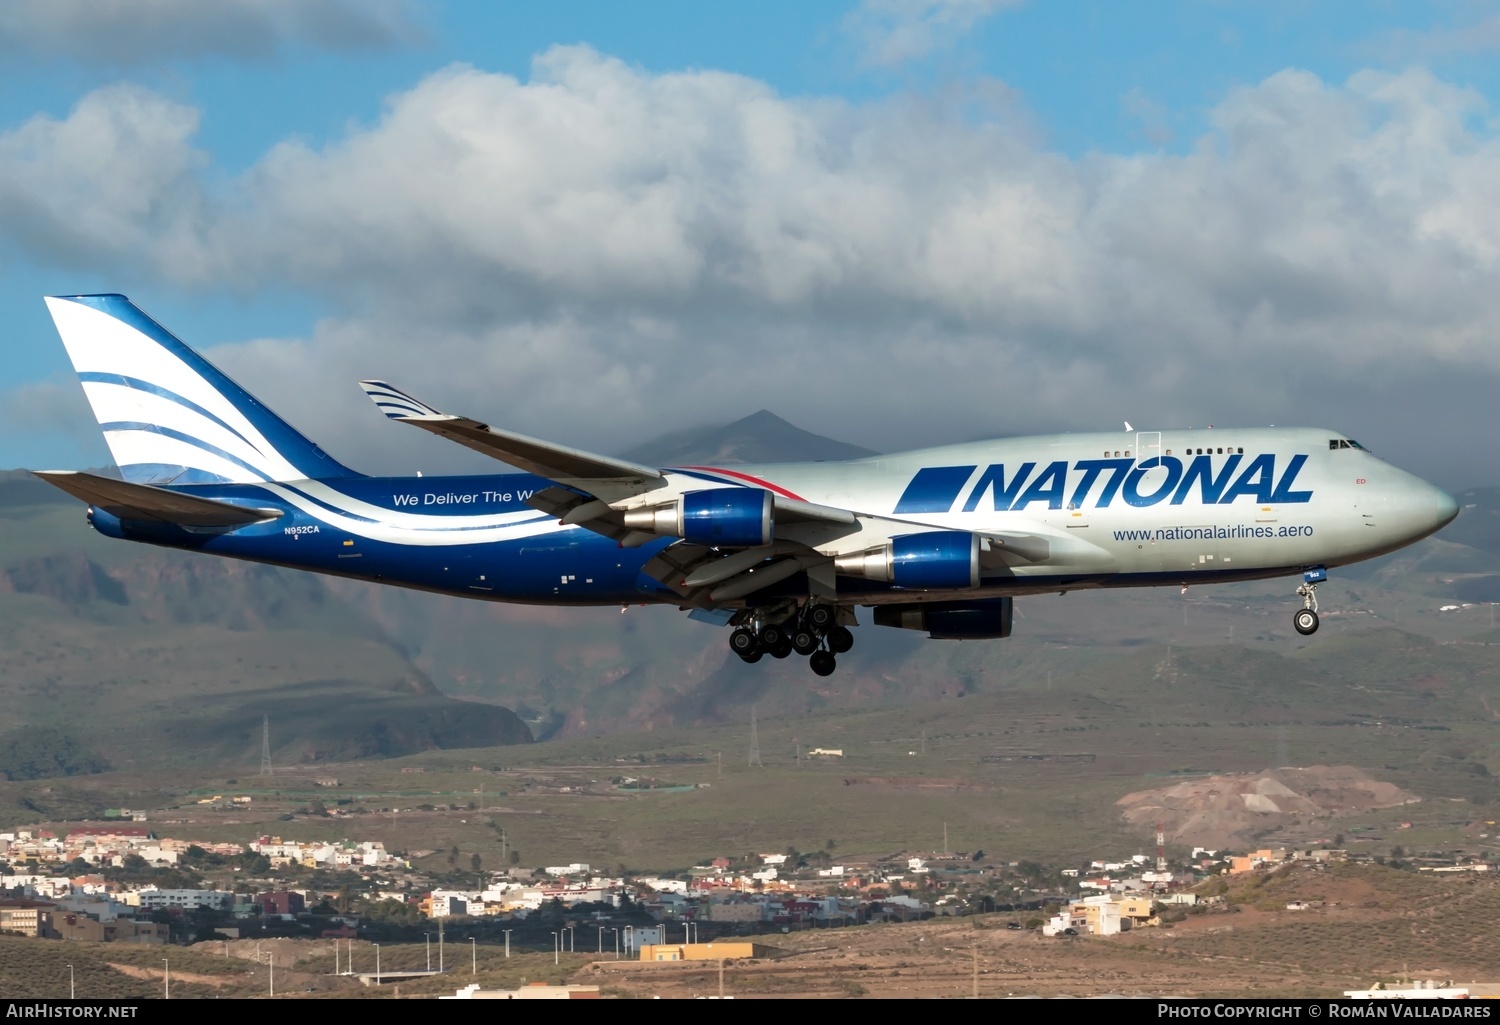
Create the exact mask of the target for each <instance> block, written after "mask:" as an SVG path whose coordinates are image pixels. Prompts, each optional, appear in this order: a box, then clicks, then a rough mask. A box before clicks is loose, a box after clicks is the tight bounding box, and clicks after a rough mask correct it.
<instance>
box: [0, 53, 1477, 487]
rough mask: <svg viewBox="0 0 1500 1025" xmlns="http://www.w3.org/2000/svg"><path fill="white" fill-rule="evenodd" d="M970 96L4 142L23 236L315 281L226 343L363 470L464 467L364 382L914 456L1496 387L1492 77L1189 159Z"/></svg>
mask: <svg viewBox="0 0 1500 1025" xmlns="http://www.w3.org/2000/svg"><path fill="white" fill-rule="evenodd" d="M969 99H970V98H969V97H961V98H959V99H957V100H954V101H952V102H947V101H940V100H928V101H917V100H910V99H907V100H897V101H891V102H885V103H878V104H872V105H866V106H858V105H850V104H847V103H843V102H838V101H822V100H791V99H786V98H783V97H780V96H777V95H776V94H775V93H774V92H773V91H771V90H770V89H768V88H767V87H766V86H765V85H764V84H762V83H760V82H756V81H753V80H750V79H746V78H742V77H737V76H733V75H727V74H722V73H716V72H685V73H679V74H663V75H652V74H647V73H645V72H642V71H639V70H636V69H632V68H630V67H627V66H626V65H624V64H622V63H620V62H618V61H614V60H611V59H608V58H606V57H603V56H600V55H599V54H597V53H594V52H593V51H590V50H588V49H584V48H563V49H556V50H553V51H551V52H549V53H548V54H546V55H545V56H544V57H542V58H540V59H539V60H538V62H537V66H536V69H535V72H534V75H533V77H532V79H531V80H530V81H529V82H524V83H523V82H520V81H517V80H515V79H513V78H510V77H507V76H504V75H498V74H489V73H484V72H480V71H476V70H473V69H469V68H462V67H457V68H450V69H447V70H445V71H443V72H440V73H438V74H435V75H433V76H431V77H429V78H428V79H426V80H424V81H422V82H421V83H419V84H418V85H416V86H415V87H414V88H412V89H411V90H409V91H407V92H405V93H403V94H400V95H397V96H395V97H393V98H392V99H391V101H390V104H389V107H388V109H387V111H386V113H385V115H384V116H383V117H382V118H381V120H380V121H379V122H378V123H376V124H374V125H372V126H368V127H365V128H358V129H353V130H351V132H350V134H349V135H348V136H347V137H346V138H344V139H343V140H341V141H340V142H338V143H336V144H332V145H329V146H326V147H324V148H322V149H316V150H315V149H311V148H308V147H307V146H305V145H302V144H300V143H291V142H289V143H286V144H283V145H281V146H279V147H277V148H276V149H274V150H273V151H272V152H270V153H268V154H267V155H266V156H265V158H264V159H263V160H262V161H261V162H260V163H259V164H258V165H257V166H256V167H255V168H253V169H252V170H251V171H250V172H248V173H247V174H246V175H245V176H243V177H242V178H240V179H238V180H235V181H233V182H229V183H227V184H223V185H216V186H215V188H213V189H210V188H208V187H207V186H206V185H204V184H203V182H204V181H205V180H206V175H207V172H206V171H205V170H204V168H203V167H202V158H201V156H199V155H198V154H197V153H196V152H195V151H194V150H193V149H192V147H191V131H192V126H193V120H192V116H191V115H192V112H191V111H189V110H187V109H186V108H181V107H179V106H176V105H173V104H170V103H168V102H167V101H165V100H161V99H160V98H159V97H153V96H152V95H151V94H149V93H142V92H139V91H131V90H124V91H121V90H107V91H103V92H101V93H97V94H94V95H93V96H91V97H90V98H89V99H88V100H86V101H85V103H84V104H82V105H81V106H80V107H79V109H78V110H77V111H75V112H74V114H73V115H71V116H70V117H69V118H68V119H66V120H65V121H61V122H49V121H36V122H32V123H31V124H28V125H26V126H23V127H22V128H20V129H17V130H16V131H13V132H11V133H10V134H8V135H5V136H0V182H4V183H7V184H6V185H4V186H0V197H6V198H5V199H4V200H3V201H0V231H3V232H5V233H6V234H7V235H8V236H10V238H11V240H12V244H15V245H19V246H22V247H25V248H26V249H27V250H28V251H31V252H34V253H39V254H41V255H50V256H55V257H57V258H59V259H63V258H65V259H68V260H72V261H80V260H84V259H88V258H89V255H88V254H89V253H90V252H92V253H93V254H94V256H93V257H92V259H93V260H94V261H95V264H96V265H99V264H103V263H105V262H107V261H108V262H113V263H114V264H115V265H118V266H122V267H123V266H126V265H127V264H129V263H130V261H132V260H135V261H141V260H145V261H147V263H148V265H149V266H151V267H154V268H155V273H156V274H158V275H159V276H160V277H161V278H163V279H165V280H166V281H169V282H171V283H172V284H174V285H183V284H187V285H193V284H202V283H206V282H211V283H214V284H218V285H223V286H227V287H229V288H233V289H235V290H241V291H253V290H255V289H258V288H266V289H276V290H282V289H287V288H293V289H299V290H304V291H307V292H311V293H313V294H315V295H317V296H320V297H321V298H322V299H323V300H324V301H325V302H326V303H327V304H328V307H329V308H330V309H331V310H333V311H335V312H334V313H333V314H332V315H330V316H329V317H327V318H326V319H325V320H323V321H322V322H320V323H319V324H318V325H316V327H315V328H312V327H311V326H310V330H309V333H308V335H307V337H306V338H304V339H291V340H282V341H278V342H275V343H269V342H260V343H256V344H255V345H253V346H251V345H244V346H229V347H224V348H222V349H220V350H216V352H215V355H214V358H215V359H216V360H219V361H221V362H222V363H223V364H224V365H225V366H226V369H229V370H231V372H233V373H236V374H237V375H239V376H241V377H242V378H243V379H244V380H245V383H246V384H247V385H250V386H251V387H252V388H253V389H254V390H257V391H260V392H263V393H264V394H265V396H266V398H267V399H268V400H269V401H270V402H271V403H272V405H274V406H276V407H277V408H278V409H279V410H280V411H281V412H283V413H284V414H286V415H288V416H289V418H291V419H292V420H293V421H294V422H297V423H299V424H301V425H304V426H306V427H308V428H309V429H310V430H311V431H312V432H313V433H315V434H317V435H318V436H319V437H320V439H326V441H327V445H328V447H329V448H330V450H331V451H334V452H335V453H337V454H339V455H340V456H342V457H346V458H348V459H350V460H351V461H352V462H355V463H356V464H357V465H361V466H368V467H370V468H377V467H379V466H382V465H392V464H391V462H390V461H391V460H395V461H396V462H397V463H399V466H398V468H400V469H407V468H411V467H413V465H414V464H415V465H417V466H422V467H423V468H425V469H429V470H435V469H437V468H439V467H440V466H441V465H443V461H444V460H445V459H446V458H447V456H446V455H438V453H439V452H443V451H445V450H444V449H443V447H442V446H441V445H440V444H439V443H438V442H435V441H432V440H431V439H428V438H425V437H407V436H409V435H418V433H419V432H414V431H406V432H403V431H401V430H400V429H399V428H398V427H396V426H394V425H385V424H380V425H379V428H378V429H377V428H376V424H377V421H376V420H375V419H374V418H375V416H376V414H375V412H374V410H373V409H372V408H366V404H365V400H364V399H363V398H362V396H360V395H359V394H358V392H357V391H356V390H355V389H354V388H353V386H352V383H346V382H352V381H353V380H354V379H355V378H356V377H364V376H380V377H384V378H387V379H390V380H393V381H395V382H397V383H399V384H402V385H404V386H406V387H408V388H410V389H411V390H412V391H414V392H415V393H416V394H417V395H419V396H420V397H422V398H423V399H425V400H426V401H428V402H431V403H433V404H434V405H437V406H438V407H440V408H443V407H447V408H451V409H452V410H453V411H455V412H462V413H467V414H469V415H472V416H477V417H480V418H486V419H490V420H492V421H493V422H495V423H497V424H502V425H506V426H510V427H513V428H516V429H520V430H524V431H527V432H529V433H534V434H540V435H545V436H550V437H556V438H558V440H562V441H568V442H572V443H575V444H580V445H584V446H587V447H591V448H596V449H623V448H625V447H628V445H629V444H631V443H633V442H634V441H636V440H639V439H640V438H642V437H643V436H646V435H650V434H653V433H657V432H659V431H663V430H667V429H672V428H677V427H681V426H689V425H694V424H702V423H712V422H723V421H725V420H727V419H730V418H732V417H734V416H739V415H743V414H745V413H748V412H751V411H753V410H755V409H757V408H761V407H770V408H772V409H774V410H776V411H778V412H780V413H781V414H782V415H785V416H787V417H789V418H790V419H793V420H794V421H796V422H798V423H800V424H803V425H804V426H807V427H809V428H811V429H814V430H819V431H821V432H823V433H828V434H833V435H836V436H840V437H844V438H848V439H850V440H854V441H860V442H862V443H865V444H868V445H870V446H872V447H886V448H894V447H909V446H911V445H914V444H920V443H927V442H935V441H942V440H952V439H955V438H959V437H968V436H977V435H984V434H990V433H1000V432H1006V433H1011V432H1029V431H1037V430H1042V429H1097V428H1102V429H1113V428H1115V427H1117V426H1118V422H1119V421H1120V420H1121V419H1130V420H1132V421H1133V422H1137V423H1139V422H1141V421H1148V422H1153V423H1156V424H1159V425H1167V426H1171V425H1174V424H1192V423H1197V424H1203V423H1219V424H1221V425H1222V424H1225V423H1229V422H1236V421H1237V422H1240V423H1266V422H1273V423H1287V422H1303V423H1306V422H1309V421H1312V422H1325V423H1327V424H1328V425H1329V426H1337V427H1340V428H1342V429H1345V430H1350V431H1352V432H1355V433H1356V436H1360V435H1363V437H1362V440H1365V441H1367V442H1370V441H1372V440H1373V441H1374V442H1375V443H1376V444H1380V443H1381V438H1380V432H1381V431H1383V430H1388V431H1390V432H1391V434H1392V436H1393V437H1395V438H1396V439H1397V441H1398V442H1399V441H1402V440H1405V439H1409V438H1410V436H1411V431H1412V429H1413V426H1414V425H1415V426H1420V424H1421V422H1422V420H1423V418H1424V417H1425V418H1435V417H1447V416H1450V415H1452V414H1453V411H1454V403H1455V401H1456V396H1458V397H1465V396H1470V395H1482V394H1483V393H1484V390H1485V387H1490V388H1492V387H1493V386H1494V384H1496V383H1497V382H1500V346H1497V345H1496V344H1495V341H1494V340H1495V338H1496V337H1497V336H1500V249H1497V243H1496V239H1500V144H1497V143H1496V141H1495V140H1494V139H1493V138H1492V137H1490V136H1488V135H1484V134H1479V133H1478V132H1477V131H1476V130H1475V129H1474V128H1473V127H1472V124H1473V122H1474V121H1475V118H1473V116H1472V115H1473V114H1474V113H1475V111H1476V109H1478V105H1479V103H1480V101H1479V99H1478V98H1477V97H1476V96H1475V95H1474V94H1472V93H1470V92H1467V91H1465V90H1462V89H1458V88H1455V87H1452V86H1450V85H1447V84H1445V83H1443V82H1441V81H1439V80H1437V79H1435V78H1434V77H1433V76H1431V75H1430V74H1427V73H1425V72H1421V71H1413V72H1408V73H1404V74H1399V75H1390V74H1374V73H1363V74H1360V75H1356V76H1355V77H1354V78H1352V79H1351V80H1349V81H1348V82H1347V83H1345V84H1343V85H1332V84H1329V83H1325V82H1322V81H1320V80H1319V79H1317V78H1316V77H1314V76H1312V75H1309V74H1306V73H1301V72H1294V71H1288V72H1283V73H1281V74H1278V75H1275V76H1272V77H1271V78H1269V79H1267V80H1266V81H1264V82H1262V83H1260V84H1258V85H1256V86H1253V87H1247V88H1243V89H1239V90H1237V91H1235V92H1234V93H1233V94H1231V95H1230V96H1228V97H1226V98H1225V99H1224V100H1223V102H1222V103H1221V104H1220V105H1219V107H1218V108H1217V110H1216V111H1215V113H1214V115H1213V121H1212V128H1211V130H1210V132H1209V133H1208V134H1207V135H1205V136H1204V137H1203V138H1202V139H1200V140H1198V141H1197V144H1196V145H1195V146H1194V147H1193V148H1192V149H1191V150H1190V151H1189V152H1187V153H1186V154H1181V155H1177V154H1167V153H1151V154H1144V155H1123V156H1115V155H1104V154H1096V155H1092V156H1089V157H1086V158H1082V159H1078V160H1071V159H1068V158H1065V157H1063V156H1060V155H1057V154H1053V153H1048V152H1046V151H1044V150H1042V149H1040V148H1039V147H1038V146H1037V145H1036V144H1035V143H1034V142H1033V141H1032V140H1031V139H1030V137H1029V136H1028V135H1027V134H1026V133H1025V132H1024V131H1022V130H1020V129H1019V128H1017V127H1016V126H1015V125H1013V124H1012V123H1011V122H1010V121H1008V120H1007V118H1006V115H1005V112H1004V110H1003V108H1002V109H999V110H997V111H996V112H995V115H994V116H993V117H990V118H976V117H975V116H974V108H973V106H972V104H970V103H969V102H968V100H969ZM91 126H92V127H91ZM70 147H71V148H70ZM116 167H119V168H124V169H126V171H127V172H128V173H127V174H126V175H125V176H124V177H121V176H119V175H118V174H117V172H116V170H115V168H116ZM48 179H55V180H56V181H57V182H59V183H60V184H61V186H62V190H63V193H65V194H66V195H67V196H68V197H70V199H69V200H68V201H64V200H61V199H58V200H54V199H53V198H52V197H51V196H49V195H48V194H47V193H46V190H45V189H44V188H43V187H42V183H43V182H45V181H47V180H48ZM11 183H19V184H11ZM94 185H97V187H98V188H99V189H101V190H108V189H114V190H117V191H118V195H114V194H111V195H112V196H113V198H112V200H111V201H110V202H104V201H103V200H101V199H99V198H97V197H94V196H92V195H91V194H90V190H91V187H93V186H94ZM6 189H9V191H6ZM75 207H76V215H75ZM58 239H62V240H63V241H61V242H59V241H57V240H58ZM91 244H92V246H93V248H92V249H90V248H89V246H90V245H91ZM138 298H140V299H141V300H142V301H143V303H145V304H146V305H147V306H148V307H149V305H150V303H149V296H139V297H138ZM169 326H170V325H169ZM189 341H192V339H189ZM1481 386H1484V387H1481ZM1455 388H1456V389H1457V391H1455V390H1454V389H1455ZM1466 389H1470V390H1466ZM1372 395H1380V396H1383V398H1382V399H1381V405H1379V406H1378V407H1377V406H1372V403H1371V401H1370V397H1371V396H1372ZM1466 401H1467V399H1466ZM1491 405H1493V404H1492V403H1487V404H1485V406H1484V408H1485V409H1486V410H1488V408H1489V406H1491ZM1481 415H1482V416H1484V417H1488V418H1489V419H1488V420H1483V421H1482V423H1478V424H1476V425H1475V426H1474V427H1473V428H1472V429H1471V431H1470V432H1469V433H1470V434H1472V435H1473V436H1474V437H1475V438H1479V437H1483V436H1485V433H1486V431H1488V432H1489V433H1493V432H1494V430H1495V429H1500V418H1497V416H1496V414H1495V413H1493V412H1484V413H1483V414H1481ZM1413 444H1414V445H1415V442H1413ZM1465 444H1467V443H1465ZM1473 444H1474V445H1478V444H1479V443H1478V442H1477V441H1475V442H1474V443H1473ZM393 446H394V447H393ZM403 446H404V447H403ZM1429 447H1430V446H1425V445H1424V446H1421V448H1422V449H1423V458H1427V452H1426V451H1425V450H1426V449H1427V448H1429ZM448 448H450V449H452V448H455V447H454V446H448ZM1386 448H1387V451H1390V448H1389V446H1386ZM1462 451H1463V445H1458V446H1455V447H1448V448H1445V450H1444V451H1443V452H1441V453H1437V454H1435V457H1436V458H1453V459H1457V458H1459V456H1458V453H1461V452H1462ZM429 454H430V456H429ZM453 455H454V456H455V457H456V456H458V455H460V453H457V452H454V453H453ZM470 465H474V464H470Z"/></svg>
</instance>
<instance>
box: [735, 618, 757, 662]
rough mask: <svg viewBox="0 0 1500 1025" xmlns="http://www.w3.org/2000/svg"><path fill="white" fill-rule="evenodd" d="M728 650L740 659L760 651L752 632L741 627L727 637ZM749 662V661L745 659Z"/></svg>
mask: <svg viewBox="0 0 1500 1025" xmlns="http://www.w3.org/2000/svg"><path fill="white" fill-rule="evenodd" d="M729 650H730V651H732V652H734V653H735V654H736V655H738V656H739V657H740V658H745V656H747V655H750V654H752V653H754V652H757V651H759V650H760V641H759V640H758V639H756V636H755V632H754V631H753V630H747V629H745V628H744V627H743V626H742V627H740V628H739V629H738V630H736V631H735V632H734V633H732V634H730V635H729ZM746 661H749V659H746Z"/></svg>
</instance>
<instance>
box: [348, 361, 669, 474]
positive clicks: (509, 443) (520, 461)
mask: <svg viewBox="0 0 1500 1025" xmlns="http://www.w3.org/2000/svg"><path fill="white" fill-rule="evenodd" d="M359 386H360V387H361V388H363V389H364V391H365V394H366V395H368V396H369V397H370V400H371V401H372V402H374V403H375V405H376V406H377V407H379V409H380V411H381V412H382V413H384V414H385V415H386V416H388V417H390V418H391V419H392V420H397V421H400V422H401V423H407V424H411V425H412V426H413V427H420V428H422V429H423V430H424V431H430V432H432V433H433V434H436V435H439V436H440V437H444V438H448V439H450V440H452V441H456V442H458V443H459V444H460V445H463V446H465V447H467V448H471V449H473V450H474V451H476V452H483V453H484V454H485V455H487V456H492V457H493V458H495V459H499V460H500V461H501V462H504V463H508V464H509V465H511V466H514V467H516V468H517V469H519V470H524V471H526V472H527V473H534V474H536V475H537V476H539V477H546V478H548V479H550V480H558V481H580V482H583V481H587V482H598V483H604V482H614V483H618V484H626V485H646V487H647V488H655V487H659V486H660V485H661V484H662V483H664V480H663V478H662V475H661V473H660V472H658V471H657V470H653V469H651V468H650V467H649V466H642V465H640V464H639V463H632V462H629V461H627V460H624V459H615V458H612V457H610V456H600V455H595V454H593V453H592V452H584V451H582V450H581V449H576V448H569V447H568V446H566V445H557V444H554V443H552V442H550V441H543V440H541V439H540V438H532V437H529V436H527V435H525V434H516V433H515V432H513V431H502V430H500V429H498V428H495V427H491V426H489V425H488V424H483V423H480V422H479V421H478V420H470V419H469V418H468V417H465V416H452V415H450V414H448V413H440V412H438V411H437V410H436V409H433V408H432V407H431V406H428V405H426V404H424V403H422V402H419V401H418V400H416V399H414V398H412V397H411V396H410V395H408V394H407V393H406V392H403V391H401V390H400V389H399V388H396V387H394V386H392V385H389V384H387V383H386V382H384V381H361V382H359ZM632 490H644V489H640V488H632Z"/></svg>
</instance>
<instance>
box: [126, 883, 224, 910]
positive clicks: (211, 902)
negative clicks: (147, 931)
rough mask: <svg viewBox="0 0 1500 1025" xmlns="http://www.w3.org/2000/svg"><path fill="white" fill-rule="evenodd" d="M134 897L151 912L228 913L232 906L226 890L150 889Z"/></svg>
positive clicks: (140, 891)
mask: <svg viewBox="0 0 1500 1025" xmlns="http://www.w3.org/2000/svg"><path fill="white" fill-rule="evenodd" d="M127 896H128V895H127ZM135 896H136V897H138V898H139V900H140V906H141V907H142V908H146V909H149V910H153V911H154V910H156V909H158V908H183V909H186V910H192V909H197V908H207V909H210V910H213V911H228V910H229V909H230V908H231V907H233V906H234V894H232V893H230V892H229V891H227V890H158V889H156V888H155V887H151V888H148V889H143V890H139V891H137V892H136V894H135Z"/></svg>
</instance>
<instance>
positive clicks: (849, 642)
mask: <svg viewBox="0 0 1500 1025" xmlns="http://www.w3.org/2000/svg"><path fill="white" fill-rule="evenodd" d="M828 647H829V648H830V649H832V651H833V653H834V654H835V655H842V654H843V653H844V652H846V651H848V650H849V649H850V648H852V647H854V634H853V632H852V631H851V630H850V629H849V628H848V627H847V626H836V627H834V628H833V629H832V630H829V631H828Z"/></svg>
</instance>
